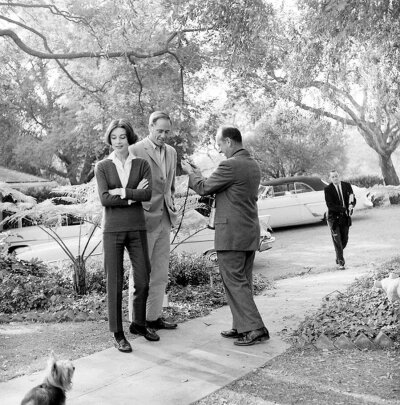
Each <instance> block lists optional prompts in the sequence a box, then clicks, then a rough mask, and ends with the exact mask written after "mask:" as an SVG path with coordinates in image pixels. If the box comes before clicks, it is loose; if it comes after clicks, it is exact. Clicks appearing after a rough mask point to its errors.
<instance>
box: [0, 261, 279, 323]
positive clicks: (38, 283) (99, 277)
mask: <svg viewBox="0 0 400 405" xmlns="http://www.w3.org/2000/svg"><path fill="white" fill-rule="evenodd" d="M170 263H171V265H172V266H174V267H173V268H171V281H170V283H169V286H168V294H169V297H170V307H169V308H166V309H165V311H166V313H167V314H169V315H171V316H173V317H174V318H175V319H177V320H178V321H184V320H186V319H190V318H194V317H197V316H203V315H206V314H207V313H209V312H210V311H211V310H212V309H214V308H218V307H220V306H222V305H225V304H226V299H225V292H224V289H223V285H222V281H221V278H220V276H219V274H218V273H217V272H216V269H215V268H210V267H207V266H206V260H205V259H204V258H203V257H199V256H196V255H186V254H185V255H175V254H173V255H171V262H170ZM196 263H197V264H196ZM124 267H125V269H126V270H127V269H128V268H129V267H130V263H129V260H128V258H127V257H125V261H124ZM128 274H129V272H128V271H126V272H125V277H124V284H123V290H124V294H123V296H124V300H126V299H127V290H128ZM210 274H213V276H212V278H213V282H212V284H211V279H210ZM72 276H73V268H72V266H71V264H63V265H61V266H60V267H56V266H52V267H48V266H46V265H44V264H43V263H39V262H26V261H21V260H17V259H16V258H15V257H13V256H10V255H7V256H5V255H4V256H0V282H1V285H2V289H1V291H0V299H1V302H0V313H3V315H4V314H8V315H9V317H10V318H4V316H2V317H1V318H2V319H3V322H4V319H13V320H22V319H31V320H37V321H41V320H44V321H48V322H54V321H68V320H69V321H70V320H73V319H75V317H77V316H78V317H79V319H80V320H85V319H105V318H106V317H107V304H106V279H105V273H104V269H103V266H102V261H101V260H98V259H93V260H89V262H88V265H87V272H86V281H87V292H88V294H87V295H85V296H80V295H77V294H76V293H75V292H74V290H73V281H72V278H73V277H72ZM265 288H272V286H271V285H270V284H269V283H268V282H267V281H266V280H264V279H263V278H261V277H260V276H255V277H254V293H255V294H259V293H260V292H261V291H263V290H264V289H265ZM125 309H127V308H125V307H124V310H125ZM29 311H35V312H34V313H33V312H32V313H29ZM50 314H52V316H48V315H50Z"/></svg>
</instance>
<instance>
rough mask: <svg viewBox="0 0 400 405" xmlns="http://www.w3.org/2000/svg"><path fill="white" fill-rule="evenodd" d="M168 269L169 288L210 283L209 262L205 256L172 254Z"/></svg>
mask: <svg viewBox="0 0 400 405" xmlns="http://www.w3.org/2000/svg"><path fill="white" fill-rule="evenodd" d="M169 267H170V273H169V286H182V287H186V286H188V285H190V286H197V285H200V284H206V283H209V282H210V271H211V270H210V262H209V261H208V260H207V258H206V257H205V256H198V255H195V254H189V253H180V254H176V253H172V254H171V256H170V261H169Z"/></svg>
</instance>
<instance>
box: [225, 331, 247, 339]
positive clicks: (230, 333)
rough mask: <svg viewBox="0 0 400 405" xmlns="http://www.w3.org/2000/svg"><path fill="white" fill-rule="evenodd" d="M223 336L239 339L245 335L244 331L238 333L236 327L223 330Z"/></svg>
mask: <svg viewBox="0 0 400 405" xmlns="http://www.w3.org/2000/svg"><path fill="white" fill-rule="evenodd" d="M221 336H222V337H224V338H228V339H237V338H240V337H243V336H244V333H238V331H237V330H236V329H230V330H223V331H222V332H221Z"/></svg>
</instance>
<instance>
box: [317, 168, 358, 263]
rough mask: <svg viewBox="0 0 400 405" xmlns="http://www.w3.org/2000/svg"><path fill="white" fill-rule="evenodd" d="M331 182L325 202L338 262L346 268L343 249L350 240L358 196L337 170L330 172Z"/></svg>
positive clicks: (326, 189) (326, 191)
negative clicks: (342, 179) (350, 230)
mask: <svg viewBox="0 0 400 405" xmlns="http://www.w3.org/2000/svg"><path fill="white" fill-rule="evenodd" d="M329 179H330V181H331V183H330V184H329V185H328V186H326V187H325V189H324V191H325V202H326V205H327V207H328V225H329V229H330V230H331V235H332V241H333V246H334V247H335V252H336V264H337V265H338V267H339V269H340V270H344V269H345V267H344V264H345V261H344V257H343V249H344V248H345V247H346V245H347V242H348V240H349V227H350V226H351V214H352V213H353V209H354V206H355V205H356V198H355V196H354V193H353V188H352V187H351V184H350V183H346V182H345V181H340V177H339V173H338V172H337V170H331V171H330V172H329Z"/></svg>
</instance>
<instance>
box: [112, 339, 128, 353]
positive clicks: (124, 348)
mask: <svg viewBox="0 0 400 405" xmlns="http://www.w3.org/2000/svg"><path fill="white" fill-rule="evenodd" d="M114 346H115V347H116V348H117V349H118V350H119V351H120V352H123V353H130V352H131V351H132V346H131V345H130V343H129V342H128V341H127V340H126V339H125V338H122V339H120V340H117V339H115V338H114Z"/></svg>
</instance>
